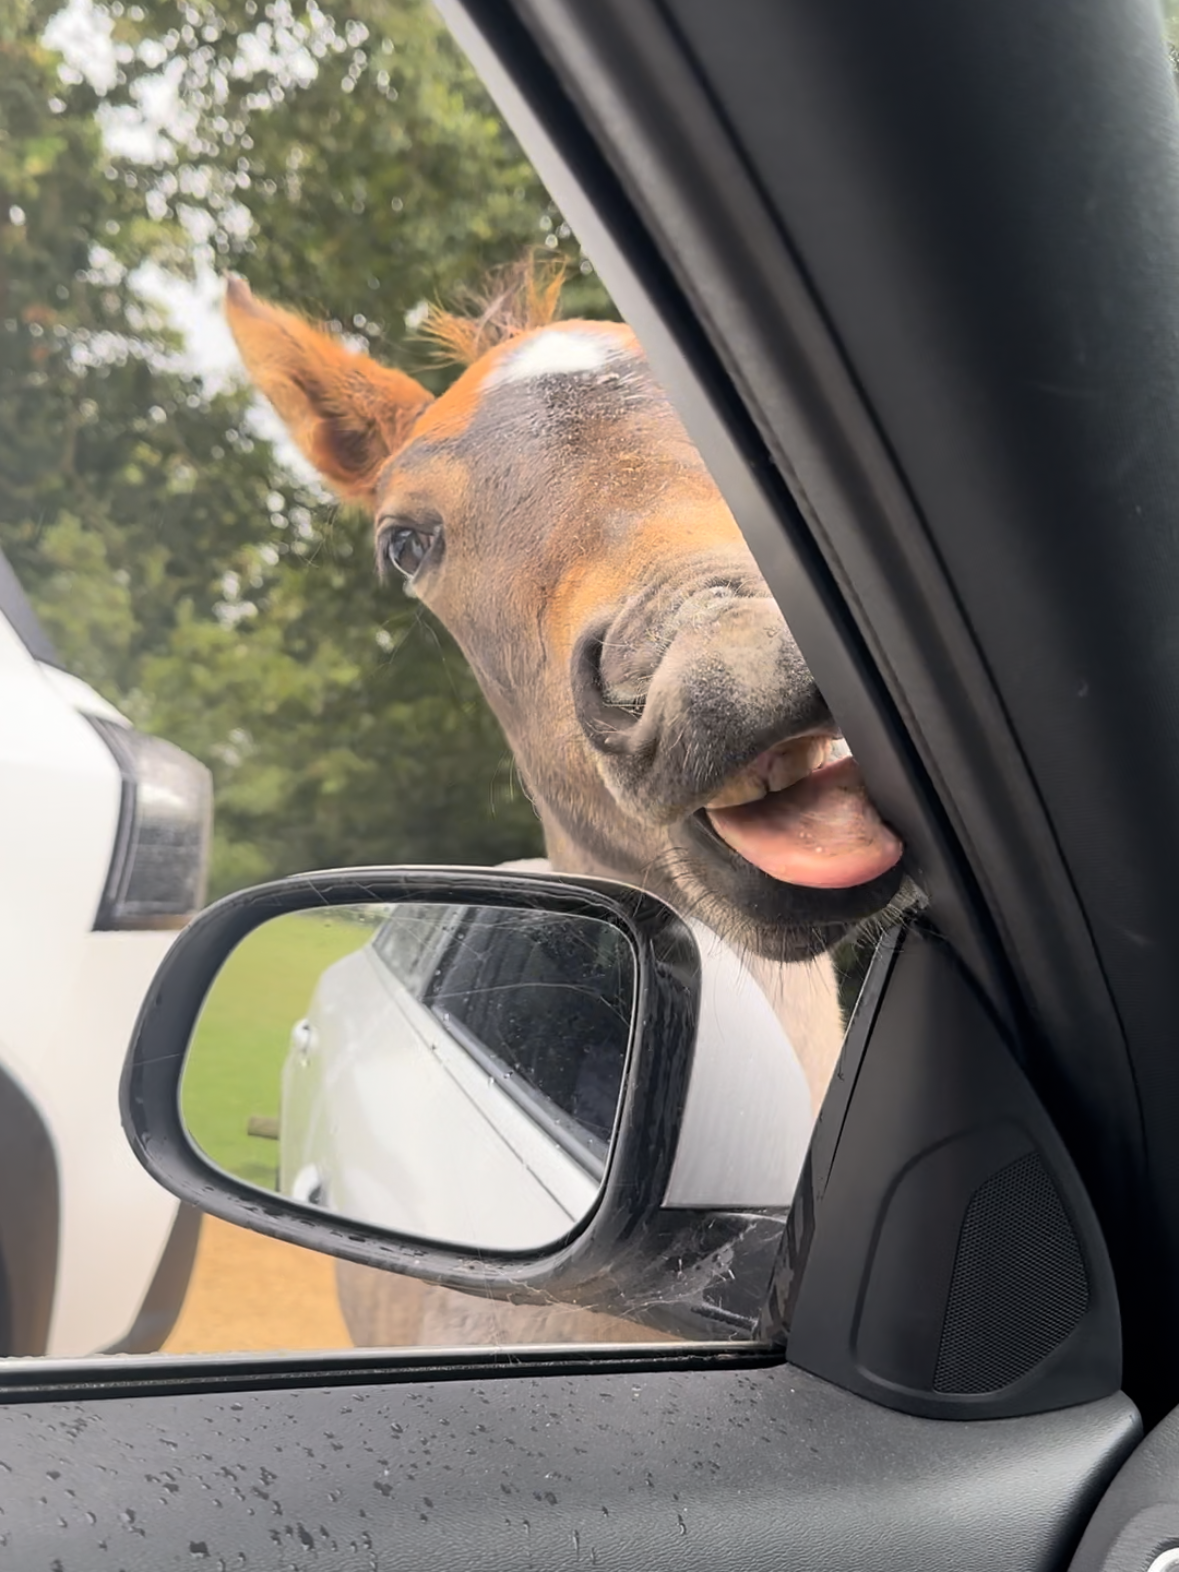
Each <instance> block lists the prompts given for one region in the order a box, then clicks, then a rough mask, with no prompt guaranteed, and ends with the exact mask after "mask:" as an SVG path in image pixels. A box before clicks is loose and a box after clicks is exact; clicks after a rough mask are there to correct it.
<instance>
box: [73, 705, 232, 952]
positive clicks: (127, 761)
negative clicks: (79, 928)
mask: <svg viewBox="0 0 1179 1572" xmlns="http://www.w3.org/2000/svg"><path fill="white" fill-rule="evenodd" d="M87 719H88V720H89V721H90V724H91V725H92V726H93V727H94V729H95V731H96V732H97V733H98V734H99V736H100V737H101V738H102V740H103V742H105V743H106V745H107V747H108V748H109V749H110V751H111V753H112V754H113V755H114V757H115V760H116V762H117V764H118V766H119V773H120V774H121V776H122V778H123V798H122V803H121V805H120V809H119V830H118V834H117V836H116V837H115V849H114V854H113V856H112V857H111V865H110V871H109V873H108V874H107V880H106V888H105V889H104V891H103V895H102V900H101V901H100V902H99V907H98V915H97V917H96V918H95V920H94V926H95V928H97V929H110V928H180V927H183V925H184V923H185V922H187V920H188V919H189V917H191V916H192V914H193V913H194V912H195V911H199V909H200V908H201V906H203V905H204V900H205V882H206V879H207V876H208V869H209V850H210V843H211V840H212V833H213V781H212V776H211V775H210V774H209V771H208V770H207V769H206V768H205V766H204V765H203V764H201V763H200V761H199V760H197V759H194V758H193V757H192V755H191V754H188V753H185V752H184V751H183V749H181V748H178V747H176V746H175V744H173V743H171V742H165V741H164V739H163V738H162V737H149V736H147V735H146V734H145V733H144V732H141V731H135V730H134V729H133V728H132V727H130V726H120V725H118V724H116V723H115V722H114V721H109V720H105V719H103V718H101V717H99V716H93V715H91V716H87Z"/></svg>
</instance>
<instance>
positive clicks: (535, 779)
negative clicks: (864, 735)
mask: <svg viewBox="0 0 1179 1572" xmlns="http://www.w3.org/2000/svg"><path fill="white" fill-rule="evenodd" d="M553 303H554V304H555V299H554V302H553ZM228 313H229V319H230V324H231V326H232V328H233V331H234V334H235V337H236V338H237V341H238V344H239V346H240V348H241V350H242V354H243V358H244V359H245V362H246V365H247V367H248V369H249V370H250V372H251V374H252V375H253V377H254V380H255V381H256V382H257V384H258V386H259V387H260V389H261V390H262V392H263V393H265V394H266V395H267V396H268V397H269V398H270V400H271V402H272V403H273V404H274V405H275V407H276V409H277V410H278V412H279V414H280V415H281V416H282V417H283V419H284V420H285V421H286V423H287V425H288V428H289V429H290V430H291V432H292V435H293V436H294V437H295V440H296V441H297V442H298V443H299V445H300V447H301V448H302V449H303V451H304V452H305V453H306V454H307V456H308V457H309V458H310V459H311V460H312V462H313V463H315V464H316V465H317V467H318V468H319V470H320V472H321V473H322V474H323V475H324V477H325V478H326V479H327V480H328V482H329V483H330V484H332V485H333V486H334V487H335V488H336V490H337V491H338V492H339V493H340V494H341V495H342V496H344V497H345V498H348V499H350V500H354V501H358V502H360V503H361V504H362V505H363V506H365V508H366V509H367V510H368V511H369V513H370V514H371V516H372V519H373V527H374V541H375V549H376V557H377V566H378V571H380V572H381V573H382V574H383V575H384V576H386V577H387V578H389V579H391V580H396V579H400V580H402V581H403V582H404V585H405V588H406V590H407V591H408V593H409V594H411V595H412V596H414V597H415V598H418V599H420V600H421V601H422V602H423V603H424V604H425V605H427V606H428V607H429V608H430V609H431V610H432V611H433V612H434V613H435V614H436V615H437V616H438V617H439V619H440V620H441V621H442V622H443V624H444V625H445V626H446V627H447V629H448V630H449V631H450V632H451V634H452V635H453V636H454V638H455V639H456V641H457V642H458V644H459V645H460V647H461V648H462V650H463V652H464V654H465V655H466V657H467V659H468V660H469V661H470V663H471V666H472V668H473V669H474V671H475V674H476V676H477V678H478V680H479V682H480V685H481V687H482V689H483V691H484V693H485V694H486V696H487V698H488V700H489V702H490V703H491V705H492V708H493V709H494V710H495V713H496V715H497V716H498V718H499V720H500V723H501V725H502V726H503V728H504V731H505V733H506V735H507V737H508V741H509V743H510V744H511V747H512V749H513V752H514V754H515V756H516V761H517V764H518V766H519V769H520V772H521V775H522V777H523V779H524V781H525V783H526V785H527V787H528V790H529V792H530V794H531V796H532V799H533V801H534V803H535V804H536V807H537V811H538V812H539V814H540V817H541V819H542V821H543V824H544V828H545V834H546V840H547V843H548V849H549V855H550V857H551V859H552V860H553V862H554V864H555V865H556V866H557V867H560V868H563V869H564V870H566V871H569V872H586V873H598V874H604V875H607V876H611V877H615V878H621V879H624V880H626V881H628V882H631V883H635V884H639V885H642V886H644V887H645V888H648V889H650V890H652V891H654V892H655V893H657V894H659V895H661V896H663V897H664V899H666V900H668V901H670V902H671V903H672V904H673V905H675V906H677V907H678V908H679V909H681V910H685V911H690V912H693V913H694V914H697V915H699V916H700V917H701V918H702V919H703V920H704V921H706V922H707V923H709V924H710V925H711V926H712V927H714V928H715V929H717V930H718V931H719V932H721V933H722V934H723V935H724V936H725V937H727V938H729V939H730V940H732V941H735V942H737V943H739V944H741V945H744V946H746V947H748V948H749V949H751V950H753V951H754V952H756V953H758V954H761V955H766V956H772V957H774V958H776V959H780V960H798V959H803V958H806V957H808V956H811V955H814V954H816V953H819V952H820V951H822V950H823V949H826V948H828V947H829V946H830V945H831V944H833V943H835V942H837V941H838V940H839V939H840V938H842V937H843V936H844V935H845V933H846V932H847V931H848V930H849V928H851V927H853V926H854V925H855V924H856V923H858V922H859V921H861V920H862V919H864V918H865V917H867V916H870V915H871V914H872V913H874V912H876V911H878V910H880V909H881V908H882V907H884V906H885V905H887V904H888V902H889V901H890V900H891V899H892V897H893V896H895V895H896V893H897V890H898V888H899V886H900V882H901V872H900V862H901V855H902V847H901V845H900V842H899V841H898V840H897V838H896V837H895V836H894V835H893V834H892V832H891V831H890V830H889V829H888V828H887V827H886V826H885V825H884V824H883V823H882V822H881V820H880V818H879V816H878V815H877V814H876V812H875V810H874V809H873V807H872V805H871V803H870V802H869V800H868V797H867V794H866V792H865V790H864V786H863V782H862V780H861V779H860V776H859V772H858V769H857V767H856V765H855V763H854V761H853V760H852V759H851V758H850V757H849V756H848V753H847V749H846V747H845V746H844V745H843V743H842V739H841V737H840V735H839V730H838V727H837V725H836V724H835V721H834V719H833V717H832V716H831V713H830V711H829V710H828V708H827V706H826V704H825V703H824V701H823V699H822V696H821V695H820V693H819V692H818V689H817V688H816V686H815V684H814V681H813V679H812V677H811V675H810V672H809V671H808V669H807V667H806V663H805V661H804V660H803V658H802V655H801V653H800V652H799V650H798V647H797V645H796V644H795V642H794V640H793V638H792V636H791V634H790V631H789V628H788V627H787V625H786V622H785V620H784V619H783V617H782V614H781V612H780V611H779V609H778V606H777V604H776V602H775V601H774V600H773V598H772V596H771V595H770V592H769V590H768V587H767V586H766V584H765V581H764V579H763V578H762V576H761V574H760V572H759V571H758V569H757V566H756V564H755V563H754V561H753V558H752V556H751V555H750V553H749V551H748V548H747V547H746V545H745V542H744V539H743V538H742V536H741V533H740V530H739V529H738V527H737V525H736V522H735V520H734V519H733V517H732V515H731V513H730V512H729V510H728V508H727V507H726V505H725V503H724V501H723V499H722V498H721V496H720V494H719V492H718V491H717V489H716V487H715V485H714V484H713V482H712V480H711V477H710V476H709V474H708V472H707V470H706V469H705V468H704V465H703V462H702V461H701V459H700V456H699V454H698V453H697V452H696V450H695V448H694V447H693V445H692V444H691V442H690V440H689V439H688V437H687V434H686V433H685V432H684V430H683V427H682V426H681V424H680V422H679V420H678V418H677V416H676V415H675V412H674V410H673V409H672V407H671V405H670V403H669V402H668V400H667V398H666V396H665V395H664V394H663V392H662V390H661V389H660V388H659V386H658V384H657V383H656V382H655V380H654V378H653V377H652V375H651V372H650V370H649V368H648V366H647V362H646V360H645V358H644V356H643V354H642V351H641V349H640V347H639V345H638V343H637V341H636V340H635V338H634V336H633V334H632V333H631V332H630V330H629V329H627V328H625V327H623V326H621V325H619V324H617V323H603V322H578V321H571V322H541V323H539V324H536V325H530V324H529V323H528V321H527V316H526V314H525V320H524V322H523V323H521V322H520V320H519V318H518V317H517V318H516V319H515V320H514V323H513V326H512V329H511V331H504V332H497V331H490V329H491V327H492V324H490V323H489V322H488V321H483V322H482V323H479V324H477V326H478V328H479V331H478V332H475V333H473V334H468V337H473V339H474V342H471V343H468V344H467V345H466V351H465V352H466V353H467V354H468V355H469V356H470V357H472V358H473V363H472V364H471V365H470V366H469V367H468V369H467V370H466V371H465V372H464V374H463V375H462V376H461V377H460V378H459V379H458V380H457V381H456V382H455V383H454V385H453V386H452V387H451V388H450V389H449V390H448V391H447V392H446V393H445V394H444V395H442V396H441V397H440V398H438V399H437V400H433V399H431V397H430V395H429V394H428V393H427V392H426V390H425V389H424V388H422V387H421V386H420V384H418V383H416V382H414V381H413V380H412V379H411V378H409V377H406V376H404V375H403V374H402V373H400V372H396V371H392V370H390V369H388V368H385V367H382V366H379V365H377V364H376V363H375V362H373V361H372V360H370V359H369V358H368V357H365V356H360V355H352V354H349V353H348V352H347V351H346V350H344V349H343V348H342V347H341V346H340V345H339V344H338V343H336V342H335V341H333V340H332V339H330V338H328V337H327V336H326V335H324V334H322V333H318V332H317V331H316V330H314V329H312V328H310V327H309V326H308V325H307V324H306V323H304V322H302V321H301V320H300V319H298V318H296V317H294V316H292V315H290V314H289V313H286V312H282V311H280V310H278V309H276V308H275V307H273V306H269V305H266V304H265V303H263V302H259V301H256V300H255V299H254V298H253V297H252V296H251V295H250V294H249V292H248V291H247V290H246V289H245V287H244V286H243V285H240V284H238V283H235V284H233V285H231V288H230V292H229V296H228ZM447 323H449V324H450V325H449V326H447V325H446V324H447ZM473 326H475V325H473V324H467V327H473ZM462 332H463V324H462V319H446V321H445V322H444V327H443V331H442V333H441V334H440V335H439V336H449V337H450V338H455V337H458V336H460V334H461V333H462ZM488 340H490V342H488Z"/></svg>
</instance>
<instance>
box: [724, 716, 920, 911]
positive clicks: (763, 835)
mask: <svg viewBox="0 0 1179 1572" xmlns="http://www.w3.org/2000/svg"><path fill="white" fill-rule="evenodd" d="M695 818H696V819H697V820H698V821H700V822H701V824H702V825H703V826H704V827H706V828H707V829H708V830H710V831H711V832H712V834H713V835H715V836H716V837H717V838H718V839H719V840H721V841H722V842H723V843H724V844H725V845H726V846H727V847H728V848H729V850H730V851H731V852H734V853H736V855H737V856H738V857H739V858H741V859H742V860H743V861H744V862H747V863H750V864H752V866H753V867H755V868H758V869H760V870H761V872H762V873H764V874H766V875H767V876H768V877H769V878H771V879H774V880H775V881H777V882H778V883H782V884H791V885H797V886H801V887H802V888H805V889H814V890H846V889H852V888H855V887H856V886H858V885H862V884H869V883H871V882H872V881H873V880H876V879H879V878H881V877H883V876H884V875H885V874H887V873H888V872H889V871H890V870H891V869H893V868H895V867H896V865H897V863H899V862H900V860H901V857H902V855H903V853H904V846H903V845H902V843H901V841H900V840H899V839H898V838H897V836H896V835H895V834H894V833H893V831H892V830H890V829H889V827H888V826H887V825H886V824H885V823H884V821H883V820H882V819H881V817H880V815H879V814H878V813H877V811H876V809H875V807H874V806H873V804H872V801H871V799H870V798H869V796H868V793H867V789H866V787H865V784H864V779H863V776H862V775H861V774H860V769H859V766H858V765H857V764H856V761H855V760H854V759H853V758H852V756H851V753H850V751H849V750H848V747H847V744H846V743H845V742H844V740H843V738H842V737H832V736H829V735H816V736H808V737H795V738H791V739H789V740H788V741H784V742H779V743H776V744H774V745H773V746H772V747H770V748H767V749H765V750H763V751H762V752H761V753H759V754H758V755H757V756H756V757H755V758H753V759H751V760H750V761H749V762H748V763H746V764H745V765H743V766H742V767H741V768H740V769H738V770H736V771H734V772H733V773H732V774H731V775H730V776H728V777H727V778H726V780H725V781H724V783H723V784H722V786H721V787H720V789H719V790H718V791H716V792H715V793H713V795H712V796H711V797H709V799H708V800H707V801H706V802H705V803H704V805H703V806H702V807H701V808H700V809H698V810H697V813H696V814H695Z"/></svg>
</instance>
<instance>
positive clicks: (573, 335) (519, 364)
mask: <svg viewBox="0 0 1179 1572" xmlns="http://www.w3.org/2000/svg"><path fill="white" fill-rule="evenodd" d="M613 349H614V345H613V344H611V342H610V340H609V339H608V338H606V337H605V336H604V335H599V334H597V333H585V332H581V331H579V330H578V329H576V328H572V329H567V330H565V331H562V330H561V329H559V328H557V329H551V328H550V329H549V330H548V331H547V332H545V333H538V334H537V336H536V337H535V338H532V339H529V341H528V342H527V344H522V345H521V346H520V348H519V349H518V350H516V351H515V353H514V354H510V355H507V356H505V357H504V359H503V360H502V361H501V362H500V364H499V365H498V366H497V367H496V368H495V370H494V371H493V372H492V373H491V376H490V377H488V379H487V380H488V381H489V382H491V383H497V382H527V381H530V380H531V379H532V378H533V377H555V376H567V375H570V374H576V373H578V372H587V371H600V370H601V368H602V367H603V366H604V365H605V364H606V362H607V361H608V360H609V359H610V358H611V354H612V352H613Z"/></svg>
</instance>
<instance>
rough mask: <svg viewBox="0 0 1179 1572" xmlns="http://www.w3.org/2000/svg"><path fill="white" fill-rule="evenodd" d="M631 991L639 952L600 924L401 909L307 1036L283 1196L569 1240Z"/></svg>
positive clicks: (440, 1230)
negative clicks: (572, 937)
mask: <svg viewBox="0 0 1179 1572" xmlns="http://www.w3.org/2000/svg"><path fill="white" fill-rule="evenodd" d="M570 922H573V923H575V924H581V923H585V925H586V927H588V928H589V929H591V930H592V931H593V933H594V938H593V939H592V941H591V942H592V943H593V945H594V947H595V953H594V955H593V956H592V957H588V958H587V948H586V943H585V939H584V934H583V932H582V930H581V929H580V928H579V929H578V930H577V942H576V944H575V945H572V946H571V945H570V944H569V942H568V940H569V924H570ZM632 996H633V968H632V965H631V962H630V954H629V947H628V946H627V943H626V941H625V939H623V938H622V937H621V936H620V935H619V934H618V933H617V931H616V930H614V929H610V928H607V926H606V925H605V924H603V923H595V922H592V921H587V920H586V919H580V918H573V919H570V918H566V917H562V916H561V915H560V914H554V913H550V912H523V911H520V910H518V909H515V908H503V909H497V908H490V907H462V906H445V905H426V904H423V905H417V904H413V905H406V906H401V907H395V908H393V909H392V911H391V912H390V914H389V916H388V917H387V918H386V920H385V921H384V922H383V923H382V924H381V926H380V927H379V929H378V930H377V931H376V933H375V935H374V937H373V939H372V940H371V942H370V943H369V944H367V945H365V946H364V948H363V949H360V950H357V951H355V952H354V953H353V954H351V955H348V956H345V958H344V959H343V960H340V961H337V962H335V964H334V965H332V966H329V967H328V968H327V970H326V971H325V972H324V973H323V975H322V977H321V978H320V980H319V983H318V986H317V987H316V990H315V994H314V997H313V999H312V1002H311V1006H310V1010H309V1012H308V1015H307V1017H306V1019H304V1020H302V1021H300V1022H298V1023H297V1024H296V1026H295V1028H294V1031H293V1032H292V1035H291V1048H290V1052H289V1054H288V1057H287V1061H286V1064H285V1067H284V1070H283V1086H282V1111H281V1115H280V1120H279V1129H280V1132H281V1139H280V1152H279V1189H280V1190H281V1191H282V1192H283V1193H284V1194H286V1195H290V1196H293V1197H294V1198H296V1199H298V1200H302V1201H308V1202H311V1203H313V1204H316V1205H320V1206H324V1207H327V1208H330V1210H332V1211H334V1212H337V1213H340V1214H342V1215H344V1216H347V1217H354V1218H357V1219H363V1220H366V1221H369V1222H375V1223H378V1224H380V1225H381V1226H383V1227H387V1228H392V1229H395V1230H397V1231H398V1232H402V1233H410V1234H419V1235H422V1236H424V1237H427V1238H436V1239H449V1240H454V1241H456V1242H459V1243H463V1244H468V1245H470V1246H472V1247H474V1248H483V1249H501V1250H512V1249H534V1248H537V1247H538V1246H540V1245H542V1244H546V1243H548V1242H550V1241H552V1240H554V1239H557V1238H559V1237H560V1236H561V1235H562V1234H564V1233H566V1232H568V1230H569V1229H570V1228H571V1227H572V1226H573V1225H574V1224H575V1223H578V1222H580V1221H581V1219H582V1218H583V1217H584V1216H585V1214H586V1213H587V1212H588V1211H589V1209H590V1207H591V1206H592V1205H593V1203H594V1199H595V1197H596V1196H597V1193H598V1190H599V1188H600V1186H601V1182H602V1176H603V1174H604V1172H605V1163H606V1156H607V1152H608V1148H609V1143H610V1137H611V1133H612V1130H613V1126H614V1119H615V1114H616V1112H617V1106H618V1098H619V1088H620V1086H621V1082H622V1072H623V1066H624V1064H625V1061H626V1054H627V1048H628V1044H629V1039H630V1022H631V1009H632Z"/></svg>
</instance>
